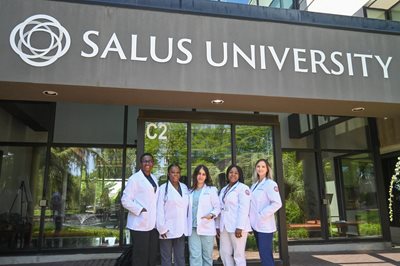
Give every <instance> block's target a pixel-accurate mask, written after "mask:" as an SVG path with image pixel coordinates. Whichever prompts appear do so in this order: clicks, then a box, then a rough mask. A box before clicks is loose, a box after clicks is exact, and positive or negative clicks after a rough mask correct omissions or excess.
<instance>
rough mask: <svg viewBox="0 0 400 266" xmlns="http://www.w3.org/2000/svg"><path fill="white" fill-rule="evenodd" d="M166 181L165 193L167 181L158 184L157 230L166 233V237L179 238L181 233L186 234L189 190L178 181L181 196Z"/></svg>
mask: <svg viewBox="0 0 400 266" xmlns="http://www.w3.org/2000/svg"><path fill="white" fill-rule="evenodd" d="M167 182H168V188H167V193H166V191H165V189H166V187H167V183H165V184H163V185H161V186H160V192H159V194H158V200H157V230H158V232H159V233H160V239H162V237H161V235H162V234H165V233H166V234H167V238H168V239H174V238H179V237H181V236H182V235H185V236H188V226H187V216H188V206H189V190H188V188H187V186H186V185H185V184H183V183H179V185H180V187H181V191H182V196H181V195H180V194H179V192H178V191H177V190H176V189H175V188H174V186H173V185H172V183H171V182H170V181H167Z"/></svg>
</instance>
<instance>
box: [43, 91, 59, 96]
mask: <svg viewBox="0 0 400 266" xmlns="http://www.w3.org/2000/svg"><path fill="white" fill-rule="evenodd" d="M42 93H43V94H44V95H46V96H57V95H58V92H56V91H42Z"/></svg>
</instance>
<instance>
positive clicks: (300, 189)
mask: <svg viewBox="0 0 400 266" xmlns="http://www.w3.org/2000/svg"><path fill="white" fill-rule="evenodd" d="M282 157H283V172H284V180H285V194H286V198H285V207H286V222H287V224H288V227H287V229H288V240H304V239H310V238H321V218H320V217H321V216H320V211H319V210H320V204H319V202H320V200H319V198H320V197H319V193H318V191H319V190H318V178H317V173H316V165H315V154H314V153H313V152H301V151H293V152H283V154H282Z"/></svg>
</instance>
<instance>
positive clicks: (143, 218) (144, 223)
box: [137, 212, 149, 228]
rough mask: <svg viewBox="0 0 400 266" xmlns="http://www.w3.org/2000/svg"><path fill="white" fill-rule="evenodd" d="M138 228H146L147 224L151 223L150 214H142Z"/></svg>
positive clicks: (138, 220)
mask: <svg viewBox="0 0 400 266" xmlns="http://www.w3.org/2000/svg"><path fill="white" fill-rule="evenodd" d="M137 222H138V223H137V226H138V227H139V228H141V227H146V226H147V223H148V222H149V213H148V212H142V213H140V215H139V217H138V219H137Z"/></svg>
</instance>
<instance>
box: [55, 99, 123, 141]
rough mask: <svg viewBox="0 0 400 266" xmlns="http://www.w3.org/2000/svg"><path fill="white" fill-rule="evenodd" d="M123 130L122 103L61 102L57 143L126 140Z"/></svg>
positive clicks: (57, 114) (58, 110)
mask: <svg viewBox="0 0 400 266" xmlns="http://www.w3.org/2000/svg"><path fill="white" fill-rule="evenodd" d="M123 131H124V106H122V105H96V104H76V103H58V104H57V112H56V122H55V128H54V142H56V143H57V142H58V143H85V144H86V143H92V144H95V143H96V144H122V143H123ZM94 133H95V134H94Z"/></svg>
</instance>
